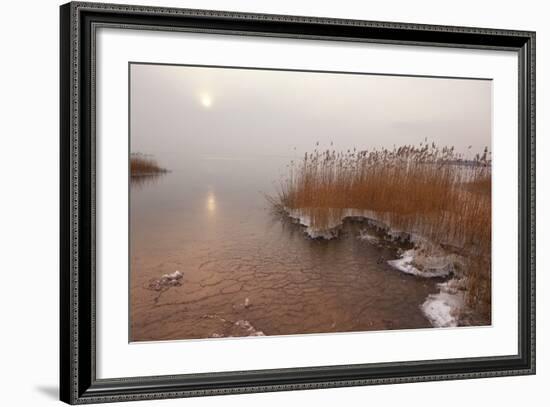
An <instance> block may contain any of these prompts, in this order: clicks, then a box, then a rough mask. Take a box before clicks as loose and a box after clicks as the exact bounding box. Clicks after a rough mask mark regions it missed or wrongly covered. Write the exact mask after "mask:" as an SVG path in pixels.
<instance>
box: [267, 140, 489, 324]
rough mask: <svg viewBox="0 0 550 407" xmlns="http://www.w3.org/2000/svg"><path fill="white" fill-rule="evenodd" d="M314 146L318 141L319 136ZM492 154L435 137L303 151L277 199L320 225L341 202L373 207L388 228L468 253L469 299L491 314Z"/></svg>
mask: <svg viewBox="0 0 550 407" xmlns="http://www.w3.org/2000/svg"><path fill="white" fill-rule="evenodd" d="M317 146H318V143H317ZM490 192H491V158H490V153H489V152H488V149H487V148H485V150H484V151H483V152H482V153H481V154H477V155H476V156H475V158H474V159H472V160H465V159H464V158H463V155H462V154H458V153H456V152H455V149H454V147H443V148H439V147H438V146H436V145H435V144H433V143H431V144H430V143H428V142H427V140H426V141H425V142H424V143H420V145H419V146H408V145H407V146H402V147H399V148H394V149H393V150H388V149H382V150H373V151H368V150H365V151H358V150H356V149H353V150H347V151H345V152H337V151H335V150H330V149H327V150H324V151H321V150H320V149H319V147H317V148H316V149H315V150H314V151H313V153H310V154H308V153H306V154H305V155H304V157H303V159H302V160H301V161H298V162H294V161H293V162H291V163H290V165H289V174H288V178H286V179H284V180H283V181H282V182H281V187H280V191H279V196H278V198H276V202H277V204H278V205H280V206H281V207H284V208H288V209H293V210H300V211H301V212H302V213H304V214H305V215H307V216H309V218H310V222H311V224H312V226H314V227H316V228H319V229H322V228H324V227H327V225H330V224H331V222H332V223H333V221H334V217H335V216H336V217H338V216H339V214H340V215H341V214H343V212H344V209H347V208H353V209H359V210H366V211H372V212H374V213H376V215H377V217H378V218H379V219H380V220H382V221H384V222H385V223H386V224H387V225H388V226H389V227H391V228H392V229H397V230H402V231H407V232H412V233H416V234H418V235H421V236H422V237H424V238H426V239H428V240H429V241H431V242H433V243H436V244H441V245H444V246H446V247H447V248H448V247H453V248H455V249H456V250H458V251H459V252H460V253H461V254H462V255H463V256H464V257H465V258H466V264H465V266H464V270H463V272H464V274H465V276H466V278H467V299H468V303H469V305H470V306H471V307H472V308H474V309H475V310H477V311H479V312H481V313H484V314H485V315H490V304H491V289H490V288H491V273H490V271H491V193H490Z"/></svg>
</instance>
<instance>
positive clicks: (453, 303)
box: [420, 280, 464, 328]
mask: <svg viewBox="0 0 550 407" xmlns="http://www.w3.org/2000/svg"><path fill="white" fill-rule="evenodd" d="M457 283H458V281H457V280H449V281H447V282H445V283H441V284H438V286H439V288H440V290H441V291H440V292H439V293H437V294H430V295H429V296H428V298H427V299H426V301H424V303H423V304H422V305H421V307H420V308H421V309H422V312H423V313H424V315H425V316H426V318H428V320H429V321H430V322H431V323H432V325H433V326H435V327H437V328H443V327H455V326H458V322H459V320H460V314H461V311H462V309H463V307H464V294H463V293H461V292H459V290H458V289H457V288H456V286H457Z"/></svg>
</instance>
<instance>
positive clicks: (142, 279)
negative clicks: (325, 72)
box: [130, 157, 438, 341]
mask: <svg viewBox="0 0 550 407" xmlns="http://www.w3.org/2000/svg"><path fill="white" fill-rule="evenodd" d="M286 161H288V159H281V158H274V157H264V158H262V159H255V160H252V159H250V160H247V159H243V160H225V159H221V158H215V157H214V158H212V159H203V160H199V159H197V160H194V161H187V162H185V163H181V164H179V168H175V169H174V168H172V172H170V173H168V174H165V175H162V176H160V177H157V178H154V179H142V180H141V181H140V182H137V183H136V182H133V183H132V184H131V209H130V212H131V244H130V261H131V270H130V277H131V279H130V289H131V291H130V298H131V332H130V337H131V340H134V341H140V340H167V339H186V338H208V337H222V336H247V335H252V334H259V333H263V334H265V335H286V334H301V333H321V332H348V331H365V330H384V329H406V328H420V327H429V326H430V324H429V322H428V320H427V319H426V318H425V317H424V316H423V314H422V312H421V311H420V308H419V307H420V305H421V304H422V303H423V302H424V300H425V299H426V297H427V296H428V295H429V294H430V293H435V292H438V289H437V288H436V286H435V284H436V281H433V280H425V279H420V278H417V277H414V276H410V275H406V274H403V273H400V272H398V271H396V270H394V269H392V268H391V267H390V266H388V265H387V264H386V261H385V260H388V259H392V258H396V253H395V251H394V249H391V248H380V247H376V246H373V245H371V244H370V243H368V242H366V241H361V240H359V239H358V238H357V235H358V231H359V229H360V228H361V225H358V224H352V223H349V224H346V227H345V230H344V234H343V235H342V237H341V238H340V239H338V240H333V241H328V242H327V241H315V240H310V239H308V238H307V237H306V236H305V235H304V234H303V232H302V230H301V229H300V227H298V226H296V225H293V224H289V223H288V222H284V221H283V220H281V219H280V218H278V217H277V216H275V215H274V214H273V213H272V212H271V210H270V207H269V204H268V203H267V201H266V199H265V197H264V194H265V193H272V192H273V191H274V188H275V185H274V183H273V182H274V181H277V180H278V179H279V174H280V172H281V171H282V170H284V162H286ZM176 270H179V271H180V272H182V273H183V277H182V278H181V279H180V280H177V282H176V284H174V285H171V286H166V287H165V288H166V289H165V290H163V291H160V290H155V289H152V287H155V283H158V281H159V280H160V279H162V276H163V275H165V274H170V273H174V272H175V271H176ZM157 288H158V284H157Z"/></svg>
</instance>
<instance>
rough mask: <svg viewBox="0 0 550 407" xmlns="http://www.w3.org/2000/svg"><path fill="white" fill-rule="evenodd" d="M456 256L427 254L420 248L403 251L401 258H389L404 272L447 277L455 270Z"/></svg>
mask: <svg viewBox="0 0 550 407" xmlns="http://www.w3.org/2000/svg"><path fill="white" fill-rule="evenodd" d="M454 261H455V256H453V255H426V254H423V253H422V252H421V250H419V249H410V250H406V251H404V252H403V254H402V255H401V257H400V258H399V259H395V260H388V264H389V265H390V266H392V267H393V268H395V269H397V270H399V271H402V272H403V273H407V274H412V275H415V276H419V277H425V278H434V277H445V276H448V275H449V274H451V273H452V272H453V271H454Z"/></svg>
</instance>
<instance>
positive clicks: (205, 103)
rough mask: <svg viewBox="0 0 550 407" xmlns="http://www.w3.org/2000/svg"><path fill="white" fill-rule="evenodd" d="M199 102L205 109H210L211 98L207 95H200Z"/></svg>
mask: <svg viewBox="0 0 550 407" xmlns="http://www.w3.org/2000/svg"><path fill="white" fill-rule="evenodd" d="M200 102H201V105H202V106H203V107H204V108H206V109H210V107H212V97H210V95H209V94H207V93H203V94H201V95H200Z"/></svg>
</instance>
